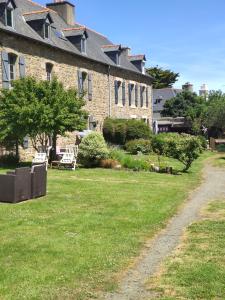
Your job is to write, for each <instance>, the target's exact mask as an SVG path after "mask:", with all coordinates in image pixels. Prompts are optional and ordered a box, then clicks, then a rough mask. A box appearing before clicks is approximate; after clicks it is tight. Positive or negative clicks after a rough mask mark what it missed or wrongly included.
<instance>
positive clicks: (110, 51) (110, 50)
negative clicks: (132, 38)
mask: <svg viewBox="0 0 225 300" xmlns="http://www.w3.org/2000/svg"><path fill="white" fill-rule="evenodd" d="M121 49H122V48H121V45H103V46H102V51H103V52H104V53H105V54H106V55H107V56H108V57H109V58H110V59H111V60H112V61H113V62H114V63H115V64H116V65H117V66H119V65H120V54H121Z"/></svg>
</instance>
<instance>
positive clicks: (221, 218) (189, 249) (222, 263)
mask: <svg viewBox="0 0 225 300" xmlns="http://www.w3.org/2000/svg"><path fill="white" fill-rule="evenodd" d="M203 216H204V219H203V220H202V221H200V222H196V223H194V224H192V225H191V226H189V228H188V230H187V233H186V235H185V237H184V241H183V243H182V245H181V248H180V249H179V250H178V251H177V253H176V254H175V255H174V257H172V258H169V259H168V260H167V263H166V266H165V269H164V270H163V271H162V274H161V275H160V276H159V277H158V278H155V279H154V280H153V282H152V285H153V286H155V287H157V288H155V290H156V292H157V291H158V292H159V296H158V297H155V299H160V300H175V299H202V300H203V299H204V300H211V299H218V300H219V299H221V300H222V299H225V199H223V200H221V201H215V202H213V203H211V204H210V206H209V207H208V209H207V210H205V211H204V213H203Z"/></svg>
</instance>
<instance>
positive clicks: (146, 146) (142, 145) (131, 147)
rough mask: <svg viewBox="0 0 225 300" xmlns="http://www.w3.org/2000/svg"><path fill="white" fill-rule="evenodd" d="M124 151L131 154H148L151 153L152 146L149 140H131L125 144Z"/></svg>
mask: <svg viewBox="0 0 225 300" xmlns="http://www.w3.org/2000/svg"><path fill="white" fill-rule="evenodd" d="M125 149H126V150H127V152H129V153H131V154H138V152H141V153H143V154H149V153H150V152H151V151H152V145H151V141H150V140H144V139H139V140H132V141H129V142H127V143H126V145H125Z"/></svg>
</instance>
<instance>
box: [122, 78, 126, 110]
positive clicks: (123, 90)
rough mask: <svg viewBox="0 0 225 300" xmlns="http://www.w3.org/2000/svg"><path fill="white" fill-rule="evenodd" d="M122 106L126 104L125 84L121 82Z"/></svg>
mask: <svg viewBox="0 0 225 300" xmlns="http://www.w3.org/2000/svg"><path fill="white" fill-rule="evenodd" d="M122 104H123V106H125V104H126V83H125V82H123V84H122Z"/></svg>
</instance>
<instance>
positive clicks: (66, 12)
mask: <svg viewBox="0 0 225 300" xmlns="http://www.w3.org/2000/svg"><path fill="white" fill-rule="evenodd" d="M46 7H47V8H50V9H52V10H54V11H56V12H57V13H58V15H59V16H60V17H61V18H63V20H64V21H65V22H66V23H67V24H68V25H72V26H73V25H74V23H75V6H74V5H73V4H72V3H70V2H68V1H63V0H54V2H53V3H48V4H46Z"/></svg>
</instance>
